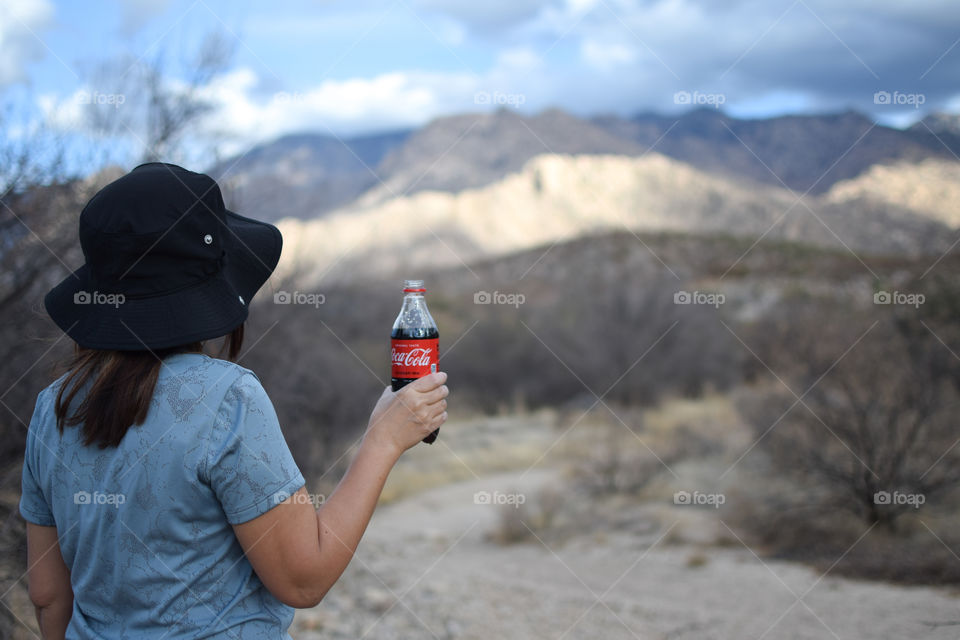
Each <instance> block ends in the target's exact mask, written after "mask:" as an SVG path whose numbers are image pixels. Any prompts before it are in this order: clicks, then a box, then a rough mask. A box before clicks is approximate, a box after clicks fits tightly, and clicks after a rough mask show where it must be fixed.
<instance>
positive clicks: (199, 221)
mask: <svg viewBox="0 0 960 640" xmlns="http://www.w3.org/2000/svg"><path fill="white" fill-rule="evenodd" d="M282 245H283V238H282V236H281V235H280V231H279V229H277V228H276V227H275V226H273V225H270V224H266V223H264V222H259V221H257V220H251V219H250V218H245V217H243V216H240V215H237V214H236V213H233V212H232V211H228V210H227V209H226V207H225V206H224V204H223V196H222V195H221V193H220V187H219V186H217V183H216V182H215V181H214V180H213V178H211V177H210V176H207V175H204V174H202V173H194V172H192V171H187V170H186V169H184V168H183V167H178V166H176V165H173V164H165V163H159V162H154V163H149V164H143V165H140V166H139V167H137V168H135V169H134V170H133V171H131V172H130V173H128V174H127V175H125V176H123V177H122V178H120V179H118V180H116V181H114V182H112V183H110V184H108V185H107V186H106V187H104V188H103V189H101V190H100V191H99V192H98V193H97V194H96V195H95V196H93V198H91V199H90V202H88V203H87V205H86V206H85V207H84V208H83V212H82V213H81V214H80V246H81V248H82V249H83V256H84V259H85V264H84V265H83V266H82V267H80V268H79V269H77V270H76V271H75V272H73V274H71V275H70V276H68V277H67V278H66V279H64V280H63V282H61V283H60V284H58V285H57V286H56V287H54V288H53V289H52V290H51V291H50V292H49V293H47V295H46V298H44V306H45V307H46V309H47V313H49V314H50V317H51V318H53V321H54V322H56V323H57V325H58V326H59V327H60V328H61V329H63V330H64V331H65V332H66V334H67V335H69V336H70V337H71V338H73V340H75V341H76V342H77V343H78V344H79V345H80V346H82V347H87V348H90V349H115V350H121V351H133V350H146V349H162V348H166V347H174V346H179V345H183V344H189V343H191V342H197V341H201V340H207V339H211V338H216V337H219V336H222V335H225V334H227V333H230V332H231V331H232V330H233V329H235V328H237V327H238V326H240V325H241V324H242V323H243V322H244V321H245V320H246V319H247V313H248V306H249V304H250V300H251V299H252V298H253V295H254V294H255V293H256V292H257V290H258V289H259V288H260V287H261V286H263V283H264V282H266V281H267V278H269V277H270V274H271V273H272V272H273V270H274V268H275V267H276V266H277V261H278V260H279V259H280V250H281V247H282Z"/></svg>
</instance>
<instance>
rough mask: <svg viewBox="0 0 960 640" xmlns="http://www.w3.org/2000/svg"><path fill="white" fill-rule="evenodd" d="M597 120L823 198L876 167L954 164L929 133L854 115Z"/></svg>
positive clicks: (740, 174)
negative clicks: (938, 162) (938, 161)
mask: <svg viewBox="0 0 960 640" xmlns="http://www.w3.org/2000/svg"><path fill="white" fill-rule="evenodd" d="M594 123H595V124H597V125H598V126H600V127H602V128H604V129H606V130H607V131H609V132H610V133H612V134H613V135H615V136H617V137H618V138H622V139H625V140H632V141H634V142H636V143H637V144H639V145H640V146H642V147H643V148H644V149H650V148H652V149H654V150H656V151H657V152H659V153H662V154H664V155H667V156H670V157H671V158H676V159H677V160H681V161H683V162H686V163H689V164H691V165H693V166H695V167H697V168H699V169H703V170H705V171H709V172H711V173H718V174H722V175H727V176H730V177H732V178H737V179H744V178H746V179H749V180H752V181H756V182H763V183H767V184H774V185H778V186H786V187H789V188H790V189H794V190H796V191H800V192H806V191H807V190H810V192H811V193H823V192H825V191H827V190H828V189H829V188H830V187H831V186H832V185H833V184H834V183H835V182H838V181H840V180H846V179H849V178H852V177H854V176H857V175H859V174H860V173H862V172H863V171H865V170H866V169H868V168H869V167H871V166H873V165H874V164H878V163H890V162H894V161H907V162H918V161H920V160H923V159H925V158H930V157H935V158H944V159H954V158H953V156H952V153H951V150H950V149H949V148H947V147H946V146H944V145H943V144H941V143H940V142H938V141H936V140H934V139H933V136H932V135H930V134H929V132H927V131H926V130H925V129H924V130H923V131H920V130H917V129H911V130H906V131H904V130H901V129H894V128H891V127H886V126H883V125H877V124H875V123H874V122H872V121H871V120H869V119H867V118H866V117H865V116H863V115H861V114H858V113H855V112H846V113H840V114H833V115H811V116H783V117H778V118H767V119H762V120H741V119H737V118H731V117H729V116H727V115H724V114H723V112H721V111H719V110H717V109H709V108H705V109H697V110H694V111H690V112H687V113H685V114H683V115H681V116H679V117H676V118H673V117H666V116H662V115H657V114H640V115H637V116H635V117H633V118H629V119H624V118H619V117H601V118H595V119H594ZM955 149H956V150H957V151H960V144H956V145H955Z"/></svg>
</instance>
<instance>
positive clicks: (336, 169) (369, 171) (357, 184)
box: [209, 131, 410, 221]
mask: <svg viewBox="0 0 960 640" xmlns="http://www.w3.org/2000/svg"><path fill="white" fill-rule="evenodd" d="M409 135H410V132H409V131H391V132H387V133H381V134H375V135H367V136H360V137H355V138H346V139H340V138H335V137H332V136H326V135H320V134H310V133H304V134H295V135H288V136H284V137H282V138H279V139H277V140H275V141H273V142H270V143H267V144H264V145H260V146H257V147H254V148H252V149H250V150H249V151H247V152H246V153H244V154H241V155H239V156H236V157H234V158H230V159H228V160H226V161H224V162H221V163H220V164H218V165H216V166H214V167H212V168H211V169H210V170H209V173H210V175H211V176H213V177H214V178H216V179H217V180H220V181H222V183H223V186H224V191H225V195H226V197H227V199H228V205H229V206H233V207H235V208H236V209H237V210H238V211H242V212H244V213H245V214H246V215H251V216H254V217H256V218H259V219H262V220H268V221H274V220H279V219H280V218H286V217H290V216H293V217H299V218H315V217H318V216H321V215H323V214H325V213H326V212H328V211H332V210H333V209H336V208H338V207H341V206H343V205H345V204H347V203H349V202H351V201H353V200H354V199H356V198H357V197H358V196H359V195H360V194H361V193H363V192H364V191H367V190H368V189H370V188H371V187H373V186H374V185H376V184H377V182H378V177H377V173H376V171H375V168H376V167H377V166H378V165H379V164H380V162H381V161H382V159H383V158H384V156H385V155H387V154H388V153H389V152H390V151H391V150H393V149H395V148H397V147H398V146H400V145H401V144H403V142H404V141H405V140H406V139H407V137H408V136H409Z"/></svg>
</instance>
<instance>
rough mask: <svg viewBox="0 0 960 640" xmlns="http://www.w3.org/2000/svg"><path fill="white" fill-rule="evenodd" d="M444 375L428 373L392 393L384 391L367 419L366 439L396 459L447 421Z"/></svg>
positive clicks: (445, 378) (446, 392)
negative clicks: (390, 452)
mask: <svg viewBox="0 0 960 640" xmlns="http://www.w3.org/2000/svg"><path fill="white" fill-rule="evenodd" d="M446 381H447V374H446V373H443V372H437V373H431V374H430V375H428V376H425V377H423V378H420V379H419V380H416V381H414V382H411V383H410V384H408V385H407V386H405V387H404V388H403V389H400V390H399V391H397V392H394V391H392V390H391V389H390V387H387V388H386V389H385V390H384V391H383V395H381V396H380V400H379V401H378V402H377V406H376V407H374V409H373V413H372V414H371V415H370V424H369V426H367V434H366V436H365V439H369V440H371V441H374V442H377V443H379V444H381V445H382V446H386V447H388V448H389V449H390V450H391V451H393V452H394V454H395V455H396V456H397V457H399V456H400V454H401V453H403V452H404V451H406V450H407V449H409V448H410V447H412V446H413V445H415V444H417V443H418V442H420V441H421V440H423V439H424V438H426V437H427V436H428V435H430V433H431V432H432V431H433V430H434V429H437V428H439V427H440V425H442V424H443V423H444V422H446V421H447V401H446V397H447V396H448V395H449V394H450V390H449V389H447V386H446V385H445V384H444V382H446Z"/></svg>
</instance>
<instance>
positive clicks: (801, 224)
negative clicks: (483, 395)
mask: <svg viewBox="0 0 960 640" xmlns="http://www.w3.org/2000/svg"><path fill="white" fill-rule="evenodd" d="M280 228H281V230H282V231H283V233H284V237H285V238H287V241H286V243H285V246H284V256H283V259H282V261H281V264H280V266H279V267H278V273H279V275H280V276H281V277H283V276H291V277H294V279H295V280H296V281H297V282H299V283H301V284H304V285H305V286H309V285H317V284H319V283H320V281H321V280H322V281H323V283H324V284H327V283H330V282H335V281H345V280H350V279H358V278H359V279H364V278H384V277H390V276H392V275H394V274H396V273H398V272H402V273H411V272H415V271H416V270H418V269H420V268H427V267H430V268H432V267H441V266H454V265H469V264H472V263H474V262H476V261H477V260H488V259H495V258H496V257H497V256H502V255H506V254H508V253H512V252H515V251H519V250H523V249H528V248H531V247H535V246H538V245H547V246H549V245H550V244H551V243H556V242H563V241H566V240H569V239H573V238H577V237H582V236H586V235H592V234H597V233H606V232H609V231H610V230H626V231H630V232H640V231H676V232H685V233H693V234H697V235H718V234H720V235H737V236H741V237H767V238H771V239H774V238H776V239H785V240H791V241H795V242H801V243H806V244H812V245H817V246H823V247H829V248H836V249H839V250H842V251H852V252H856V254H857V255H858V257H859V256H860V255H861V254H862V255H863V256H869V255H872V254H923V253H934V252H943V251H945V250H947V248H948V247H949V246H950V243H951V242H952V240H953V236H954V235H955V233H954V232H953V230H952V229H951V228H950V227H949V226H947V225H945V224H943V223H942V222H940V221H938V220H931V219H929V218H927V217H925V216H923V215H922V214H920V213H917V212H914V211H912V210H910V209H909V208H907V207H904V206H901V205H900V204H898V203H889V202H882V201H880V202H877V201H872V200H858V199H852V200H849V201H838V202H835V201H832V200H830V199H828V198H823V197H817V196H808V197H807V198H805V199H804V200H803V201H802V202H800V203H797V202H796V194H794V193H793V192H791V191H788V190H786V189H782V188H778V187H773V186H765V185H759V186H758V185H745V184H740V183H737V182H734V181H731V180H728V179H724V178H722V177H718V176H714V175H710V174H707V173H704V172H703V171H700V170H698V169H695V168H693V167H691V166H689V165H686V164H683V163H680V162H677V161H676V160H672V159H670V158H667V157H665V156H662V155H660V154H657V153H649V154H647V155H645V156H644V157H642V158H631V157H626V156H614V155H579V156H567V155H554V154H545V155H540V156H536V157H534V158H533V159H531V160H530V161H529V162H527V164H526V165H524V167H523V168H522V170H521V171H519V172H517V173H512V174H510V175H508V176H506V177H505V178H502V179H500V180H498V181H496V182H494V183H492V184H489V185H486V186H483V187H478V188H474V189H465V190H462V191H460V192H458V193H444V192H440V191H423V192H419V193H415V194H412V195H407V196H400V197H396V198H391V199H390V200H387V201H384V202H380V203H377V204H374V205H369V206H364V205H361V204H356V205H354V206H351V207H348V208H346V209H344V210H342V211H339V212H337V213H335V214H332V215H330V216H328V217H326V218H323V219H319V220H312V221H302V220H295V219H290V220H284V221H282V222H281V223H280Z"/></svg>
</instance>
